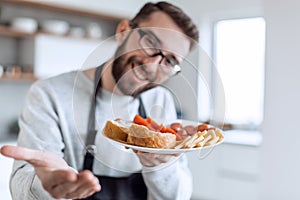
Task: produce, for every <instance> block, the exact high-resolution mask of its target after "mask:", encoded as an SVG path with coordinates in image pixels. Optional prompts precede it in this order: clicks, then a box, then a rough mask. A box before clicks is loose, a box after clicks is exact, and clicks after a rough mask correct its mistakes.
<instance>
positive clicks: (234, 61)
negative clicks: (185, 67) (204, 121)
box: [213, 18, 265, 128]
mask: <svg viewBox="0 0 300 200" xmlns="http://www.w3.org/2000/svg"><path fill="white" fill-rule="evenodd" d="M214 44H215V45H214V58H213V60H214V61H215V63H216V68H217V72H218V75H219V76H220V78H221V81H222V85H223V88H224V89H222V88H219V87H218V86H216V85H217V84H214V85H213V86H214V88H213V91H214V95H215V96H214V98H218V97H219V96H221V92H223V94H225V120H224V122H225V123H230V124H233V125H236V126H237V127H238V126H241V125H242V126H243V127H244V128H245V127H246V128H257V126H258V125H260V123H261V122H262V119H263V101H264V64H265V61H264V57H265V20H264V19H263V18H248V19H234V20H222V21H219V22H218V23H216V25H215V29H214ZM213 75H216V74H213ZM213 77H215V76H213ZM213 83H214V81H213ZM220 90H223V91H220ZM215 101H216V100H215Z"/></svg>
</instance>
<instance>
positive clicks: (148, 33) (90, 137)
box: [1, 2, 198, 200]
mask: <svg viewBox="0 0 300 200" xmlns="http://www.w3.org/2000/svg"><path fill="white" fill-rule="evenodd" d="M116 39H117V42H118V48H117V50H116V53H115V55H114V57H113V58H112V59H110V60H108V61H107V62H106V63H103V64H102V65H101V66H99V67H97V68H95V69H89V70H86V71H75V72H70V73H66V74H62V75H59V76H57V77H52V78H49V79H47V80H40V81H37V82H36V83H35V84H34V85H33V86H32V87H31V89H30V91H29V94H28V97H27V99H26V103H25V106H24V109H23V112H22V114H21V116H20V119H19V125H20V133H19V138H18V146H4V147H2V148H1V153H2V154H3V155H5V156H8V157H11V158H14V159H15V160H16V161H15V163H14V167H13V172H12V177H11V192H12V196H13V199H43V200H44V199H53V198H64V199H79V198H86V199H122V200H123V199H147V198H148V199H163V200H165V199H172V200H174V199H180V200H184V199H189V198H190V197H191V193H192V178H191V174H190V171H189V169H188V166H187V160H186V157H185V155H180V156H178V157H177V156H172V155H161V154H153V153H145V152H139V151H138V152H133V151H132V150H131V149H124V148H120V147H119V146H115V145H113V144H111V143H110V142H109V141H108V140H107V139H106V138H104V136H103V135H102V134H101V130H102V128H103V126H104V123H105V122H106V121H107V120H111V119H114V118H122V119H125V120H132V119H133V116H134V115H135V114H137V113H139V114H140V115H142V116H144V117H146V116H151V117H152V118H154V119H160V121H161V122H166V121H173V120H175V119H176V111H175V106H174V102H173V99H172V96H171V94H170V93H169V92H168V91H167V90H166V89H165V88H163V87H160V86H159V85H160V84H162V83H163V82H164V81H166V80H168V79H169V78H171V77H172V76H175V75H176V74H178V73H179V72H180V70H181V68H180V63H181V62H182V61H183V59H184V58H185V56H187V54H188V53H189V51H190V50H191V49H192V48H193V44H194V43H195V41H197V40H198V31H197V28H196V26H195V25H194V24H193V23H192V21H191V20H190V18H189V17H188V16H187V15H186V14H184V13H183V12H182V10H181V9H179V8H177V7H175V6H173V5H171V4H169V3H166V2H159V3H156V4H153V3H148V4H146V5H145V6H144V7H143V8H142V9H141V10H140V12H139V13H138V14H137V15H136V16H135V17H134V18H133V19H132V20H131V21H128V20H122V21H121V22H120V24H119V25H118V27H117V30H116ZM99 56H101V55H99ZM156 108H159V109H156ZM98 131H99V133H98ZM97 133H98V134H97ZM74 169H75V170H74Z"/></svg>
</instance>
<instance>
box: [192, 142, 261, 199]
mask: <svg viewBox="0 0 300 200" xmlns="http://www.w3.org/2000/svg"><path fill="white" fill-rule="evenodd" d="M225 137H226V136H225ZM259 151H260V148H259V147H258V146H252V145H240V144H231V143H226V142H224V143H223V144H221V145H220V146H217V147H216V148H214V149H213V150H212V151H211V152H200V153H199V152H198V153H197V152H195V153H188V159H189V165H190V169H191V171H192V174H193V178H194V186H193V191H194V192H193V196H192V199H194V200H199V199H214V200H240V199H245V200H246V199H249V200H255V199H259V180H260V171H259Z"/></svg>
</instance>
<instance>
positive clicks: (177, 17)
mask: <svg viewBox="0 0 300 200" xmlns="http://www.w3.org/2000/svg"><path fill="white" fill-rule="evenodd" d="M157 11H162V12H164V13H166V14H167V15H169V16H170V17H171V18H172V19H173V21H174V22H175V23H176V24H177V26H178V27H180V28H181V30H182V31H183V32H184V33H185V34H186V35H187V36H188V37H190V38H192V39H193V40H194V41H196V42H198V40H199V32H198V29H197V27H196V25H195V24H194V23H193V22H192V20H191V18H190V17H189V16H187V15H186V14H185V13H184V12H183V11H182V10H181V9H180V8H178V7H176V6H174V5H172V4H170V3H167V2H164V1H162V2H158V3H147V4H145V5H144V6H143V7H142V8H141V10H140V11H139V12H138V13H137V15H136V16H135V17H134V18H133V19H132V20H131V22H130V23H131V26H132V28H136V27H137V26H138V24H139V23H140V22H141V21H144V20H147V19H148V18H149V16H150V15H151V14H152V13H154V12H157ZM194 41H191V48H193V46H194V43H195V42H194Z"/></svg>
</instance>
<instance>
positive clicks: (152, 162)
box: [137, 151, 161, 167]
mask: <svg viewBox="0 0 300 200" xmlns="http://www.w3.org/2000/svg"><path fill="white" fill-rule="evenodd" d="M137 155H138V156H139V159H140V162H141V163H142V164H143V165H144V166H147V167H153V166H157V165H159V164H161V162H160V161H159V160H157V159H156V158H157V156H158V155H157V154H153V153H145V152H141V151H138V152H137Z"/></svg>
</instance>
